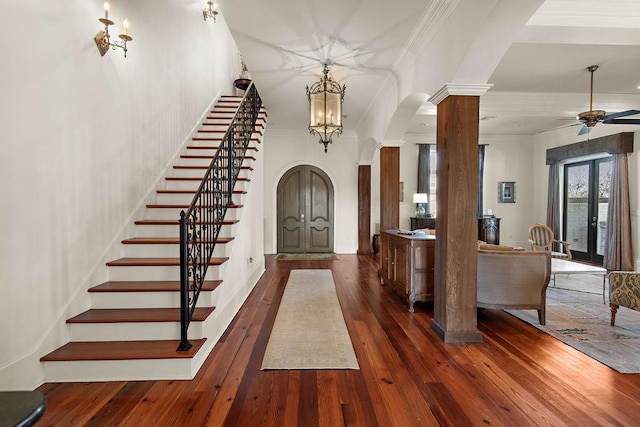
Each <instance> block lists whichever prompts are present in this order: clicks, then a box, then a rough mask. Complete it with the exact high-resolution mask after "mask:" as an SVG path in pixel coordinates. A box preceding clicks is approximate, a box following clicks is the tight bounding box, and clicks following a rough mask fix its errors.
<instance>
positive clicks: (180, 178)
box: [165, 176, 251, 182]
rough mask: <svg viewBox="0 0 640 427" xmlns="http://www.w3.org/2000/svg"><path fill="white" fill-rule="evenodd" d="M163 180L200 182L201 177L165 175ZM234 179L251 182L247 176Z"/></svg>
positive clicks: (224, 179)
mask: <svg viewBox="0 0 640 427" xmlns="http://www.w3.org/2000/svg"><path fill="white" fill-rule="evenodd" d="M165 180H166V181H198V182H201V181H202V178H198V177H192V176H167V177H165ZM222 181H227V179H226V178H222ZM236 181H243V182H251V180H250V179H249V178H243V177H238V178H236Z"/></svg>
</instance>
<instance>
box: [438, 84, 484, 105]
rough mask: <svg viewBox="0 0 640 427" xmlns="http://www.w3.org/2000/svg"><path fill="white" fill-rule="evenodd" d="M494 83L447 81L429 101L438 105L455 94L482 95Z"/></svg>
mask: <svg viewBox="0 0 640 427" xmlns="http://www.w3.org/2000/svg"><path fill="white" fill-rule="evenodd" d="M492 87H493V85H489V84H473V83H447V84H445V85H444V86H442V89H440V90H439V91H437V92H436V93H434V94H433V95H432V96H431V98H429V102H431V103H432V104H433V105H438V104H439V103H441V102H442V101H444V99H445V98H447V97H448V96H451V95H455V96H482V95H484V94H485V93H487V91H488V90H489V89H491V88H492Z"/></svg>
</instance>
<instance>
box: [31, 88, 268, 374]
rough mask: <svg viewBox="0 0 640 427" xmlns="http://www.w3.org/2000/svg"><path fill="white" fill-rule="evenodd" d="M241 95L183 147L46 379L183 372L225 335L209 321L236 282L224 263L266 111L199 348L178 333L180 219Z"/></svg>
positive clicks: (227, 230) (221, 252) (197, 332)
mask: <svg viewBox="0 0 640 427" xmlns="http://www.w3.org/2000/svg"><path fill="white" fill-rule="evenodd" d="M241 99H242V97H234V96H223V97H221V99H220V100H219V101H218V102H217V104H216V106H215V108H214V109H213V110H212V111H211V112H210V113H208V114H207V116H206V120H205V122H204V123H202V126H201V127H200V129H199V130H198V131H197V135H195V136H193V137H192V139H191V142H190V143H188V144H187V145H186V147H184V149H183V150H182V153H181V154H180V156H179V158H178V159H177V164H175V165H174V166H173V167H172V170H171V172H170V174H171V175H170V176H167V177H166V178H165V180H164V186H163V188H159V189H157V191H156V195H155V203H150V204H147V205H146V209H145V214H144V217H143V218H140V219H138V220H136V221H135V222H134V227H133V228H134V235H132V236H130V237H128V238H126V239H124V240H123V241H122V242H121V244H122V253H123V254H124V256H123V257H122V258H119V259H115V260H112V261H110V262H107V264H106V265H107V268H108V277H109V281H107V282H105V283H101V284H98V285H96V286H94V287H91V288H90V289H89V290H88V291H89V294H90V301H91V308H90V309H89V310H87V311H85V312H83V313H80V314H78V315H77V316H74V317H72V318H70V319H68V320H67V321H66V323H67V325H68V329H69V334H70V339H71V341H70V342H69V343H67V344H65V345H63V346H62V347H60V348H58V349H56V350H54V351H53V352H51V353H49V354H47V355H45V356H44V357H42V358H41V361H42V362H43V364H44V369H45V380H46V381H48V382H53V381H60V382H65V381H110V380H132V379H186V378H192V377H193V375H195V373H196V372H197V369H198V368H199V367H200V366H201V364H202V363H203V362H204V359H205V358H206V356H207V354H208V352H209V351H210V350H211V348H212V347H213V344H214V342H213V341H215V340H217V339H218V336H211V334H210V331H211V330H214V329H216V328H215V327H212V326H211V325H208V324H209V323H212V322H215V321H216V319H215V316H214V315H213V314H214V312H215V303H216V300H217V298H218V297H217V295H216V291H217V290H219V289H220V288H221V287H222V286H223V283H225V284H226V283H227V282H232V281H233V278H228V277H225V263H226V262H227V261H228V260H229V258H228V256H227V254H228V253H229V248H230V246H231V245H233V241H234V233H235V231H236V227H237V224H238V223H239V219H238V218H239V217H240V215H239V212H240V210H241V208H242V207H243V204H242V201H241V200H244V197H245V196H246V194H247V190H246V189H247V187H248V185H249V184H250V182H251V178H250V177H251V172H252V171H253V168H252V163H253V161H255V160H256V156H257V154H258V150H259V147H258V146H259V144H260V143H261V142H262V138H263V136H262V135H263V130H264V126H265V122H266V113H264V109H263V110H261V113H260V115H259V118H258V121H257V123H256V130H255V132H254V134H253V135H252V137H251V143H250V148H249V150H247V155H246V156H245V159H244V163H243V166H242V170H241V172H240V176H239V178H238V180H237V182H236V187H235V189H234V191H233V193H234V195H235V196H234V199H235V200H234V201H235V202H237V204H234V205H232V206H230V209H229V210H228V211H227V215H226V217H225V219H224V221H222V229H221V233H220V236H221V237H219V238H218V239H217V240H216V246H215V251H214V256H213V258H212V259H211V261H210V264H209V268H208V270H207V275H206V281H205V284H204V287H203V289H202V291H201V293H200V297H199V299H198V307H197V308H196V310H195V313H194V317H193V319H192V321H191V325H190V328H189V340H190V342H191V344H192V345H193V347H192V348H191V349H190V350H189V351H184V352H178V351H176V349H177V347H178V343H179V338H180V313H179V307H180V296H179V290H180V282H179V278H180V258H179V237H178V236H179V226H178V218H179V213H180V211H182V210H186V209H187V208H188V206H189V204H190V203H191V200H192V198H193V196H194V194H195V192H196V189H197V188H198V186H199V184H200V182H201V180H202V177H203V176H204V173H205V172H206V170H207V168H208V166H209V164H210V162H211V159H212V158H213V156H214V154H215V152H216V150H217V145H218V144H219V143H220V141H221V140H222V137H223V136H224V133H225V132H226V130H227V128H228V127H229V125H230V123H231V119H232V118H233V114H234V113H235V111H236V109H237V108H238V106H239V105H240V101H241ZM232 285H233V284H230V285H229V286H232ZM218 329H220V327H218ZM208 331H209V332H208ZM207 340H210V341H209V342H207ZM212 340H213V341H212ZM205 343H206V345H205Z"/></svg>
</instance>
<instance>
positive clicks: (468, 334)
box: [431, 319, 482, 344]
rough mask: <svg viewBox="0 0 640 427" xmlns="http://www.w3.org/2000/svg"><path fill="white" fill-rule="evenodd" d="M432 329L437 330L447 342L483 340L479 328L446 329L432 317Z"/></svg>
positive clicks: (476, 341) (475, 341)
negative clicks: (466, 329)
mask: <svg viewBox="0 0 640 427" xmlns="http://www.w3.org/2000/svg"><path fill="white" fill-rule="evenodd" d="M431 330H432V331H433V332H435V333H436V335H438V336H439V337H440V339H441V340H442V341H444V343H445V344H456V343H479V342H482V332H480V331H478V330H475V331H445V330H444V329H443V328H442V326H440V323H438V321H436V319H431Z"/></svg>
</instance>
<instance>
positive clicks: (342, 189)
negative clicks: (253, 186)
mask: <svg viewBox="0 0 640 427" xmlns="http://www.w3.org/2000/svg"><path fill="white" fill-rule="evenodd" d="M303 126H305V125H304V124H303ZM263 144H264V150H265V154H264V155H265V157H264V252H265V253H267V254H272V253H276V252H277V235H276V221H277V215H276V207H277V206H276V196H277V188H278V182H279V181H280V178H282V176H283V175H284V174H285V172H287V171H288V170H289V169H291V168H293V167H295V166H299V165H305V164H306V165H312V166H316V167H318V168H320V169H322V170H323V171H324V172H325V173H326V174H327V175H328V176H329V178H330V179H331V181H332V183H333V188H334V197H335V203H334V213H335V216H334V250H335V252H336V253H356V251H357V249H358V164H357V145H356V137H355V135H354V134H348V133H345V134H342V135H340V136H338V137H334V142H333V143H332V144H330V145H329V148H328V152H327V153H325V152H324V146H323V145H322V144H319V143H318V138H317V136H311V135H309V132H307V131H306V130H305V131H302V130H288V131H287V130H272V129H271V130H270V129H267V131H266V132H265V138H264V143H263Z"/></svg>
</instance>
